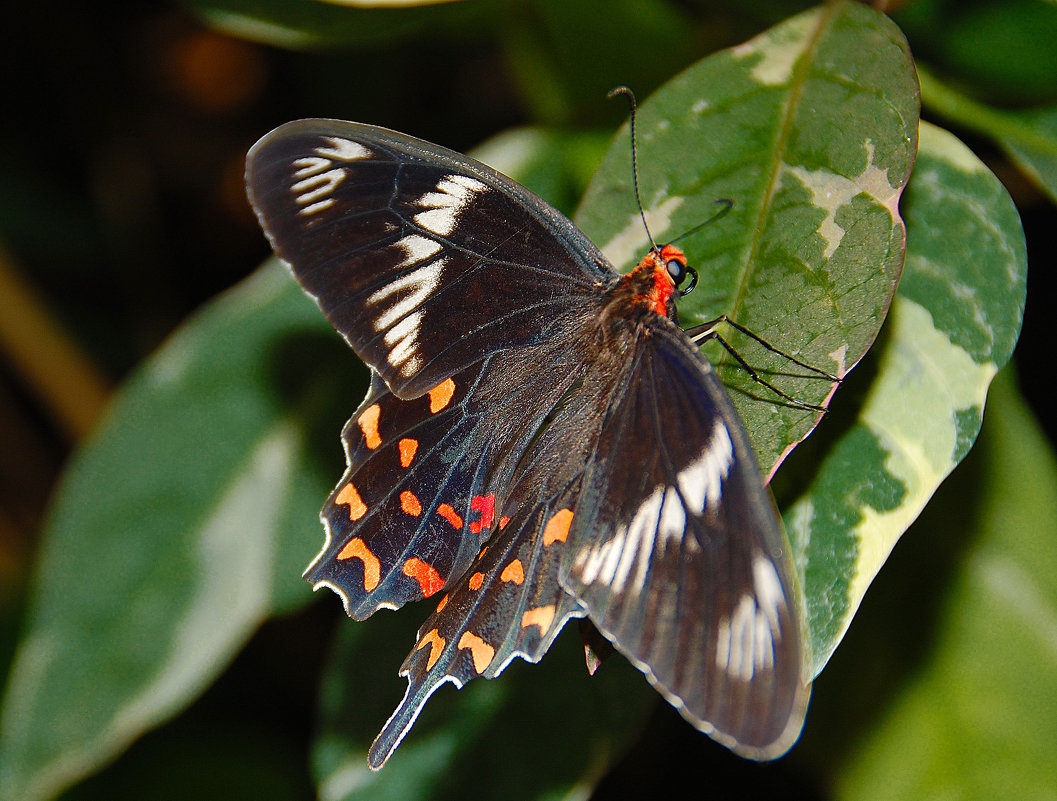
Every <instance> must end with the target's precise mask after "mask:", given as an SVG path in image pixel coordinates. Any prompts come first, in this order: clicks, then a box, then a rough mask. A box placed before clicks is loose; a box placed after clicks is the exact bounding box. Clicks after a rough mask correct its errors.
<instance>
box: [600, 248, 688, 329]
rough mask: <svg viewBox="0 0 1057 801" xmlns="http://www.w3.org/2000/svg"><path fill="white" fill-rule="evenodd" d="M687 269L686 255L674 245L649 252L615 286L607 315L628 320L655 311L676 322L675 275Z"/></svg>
mask: <svg viewBox="0 0 1057 801" xmlns="http://www.w3.org/2000/svg"><path fill="white" fill-rule="evenodd" d="M685 270H686V256H685V255H684V254H683V252H682V251H681V250H679V248H677V247H675V246H674V245H665V246H664V247H662V248H659V249H653V250H651V251H650V252H649V253H647V254H646V255H645V256H644V257H643V258H642V261H640V262H639V263H638V265H637V266H636V267H635V269H634V270H632V271H631V272H630V273H628V274H627V275H625V276H624V277H623V278H621V279H620V282H619V283H618V284H617V285H616V286H615V287H613V289H612V290H611V292H610V295H609V298H608V299H607V302H606V307H607V308H606V315H605V316H610V315H612V316H615V317H617V318H623V319H625V320H627V319H628V318H629V317H630V318H634V317H639V316H641V315H643V314H647V315H648V313H650V312H652V313H653V314H659V315H660V316H661V317H667V318H668V319H669V320H672V321H673V322H677V318H676V310H675V298H676V297H677V296H678V294H679V292H678V287H677V286H676V279H675V278H674V277H673V271H674V272H675V273H676V274H677V275H678V274H681V272H680V271H685Z"/></svg>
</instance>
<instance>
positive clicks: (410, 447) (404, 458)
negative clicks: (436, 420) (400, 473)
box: [397, 437, 418, 467]
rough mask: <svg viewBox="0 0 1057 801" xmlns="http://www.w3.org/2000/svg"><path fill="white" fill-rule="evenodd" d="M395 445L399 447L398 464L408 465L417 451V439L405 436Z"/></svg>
mask: <svg viewBox="0 0 1057 801" xmlns="http://www.w3.org/2000/svg"><path fill="white" fill-rule="evenodd" d="M397 447H398V448H399V449H400V466H401V467H410V466H411V462H413V461H414V460H415V453H417V452H418V440H417V439H410V438H408V437H405V438H404V439H402V440H400V442H399V443H397Z"/></svg>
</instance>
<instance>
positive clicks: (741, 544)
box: [246, 119, 810, 769]
mask: <svg viewBox="0 0 1057 801" xmlns="http://www.w3.org/2000/svg"><path fill="white" fill-rule="evenodd" d="M246 183H247V188H248V194H249V198H250V202H251V204H252V206H253V208H254V210H255V211H256V214H257V216H258V218H259V220H260V223H261V226H262V227H263V229H264V232H265V234H266V235H267V237H268V239H269V240H270V242H271V245H272V247H273V249H274V250H275V252H276V254H277V255H278V256H279V258H280V259H281V260H282V261H283V262H285V264H286V265H287V266H288V267H289V269H290V270H291V271H292V273H293V275H294V277H295V278H296V279H297V281H298V282H299V283H300V284H301V286H302V288H303V289H304V291H305V292H307V293H308V294H309V295H310V296H311V297H313V298H314V299H315V301H316V302H317V303H318V304H319V306H320V308H321V309H322V311H323V313H324V314H325V315H326V317H327V318H328V319H329V321H330V322H331V324H332V325H333V326H334V328H335V329H336V330H337V331H338V332H339V333H340V334H341V335H342V336H343V337H344V338H345V340H346V341H347V342H348V344H349V345H350V346H351V347H352V349H353V350H354V351H355V353H356V354H357V355H358V356H359V357H360V358H361V359H362V360H363V361H364V362H366V363H367V365H368V366H369V367H370V369H371V385H370V390H369V391H368V394H367V397H366V398H365V399H364V401H363V403H362V404H361V405H360V407H359V408H358V409H357V410H356V411H355V413H354V414H353V416H352V419H351V420H350V421H349V422H348V424H347V425H346V427H345V429H344V431H343V434H342V439H343V442H344V447H345V452H346V457H347V463H348V468H347V470H346V472H345V474H344V476H343V477H342V478H341V481H340V482H339V483H338V485H337V486H336V488H335V489H334V491H333V492H332V494H331V495H330V497H329V498H328V499H327V501H326V504H325V506H324V508H323V511H322V513H321V515H320V517H321V520H322V522H323V526H324V529H325V542H324V546H323V548H322V550H321V551H320V552H319V554H318V556H316V558H315V559H314V560H313V561H312V563H311V564H310V565H309V566H308V569H307V570H306V571H305V578H306V579H307V580H308V581H309V582H311V583H312V585H313V587H314V588H315V589H319V588H321V587H328V588H330V589H331V590H333V591H334V592H335V593H337V594H338V596H340V598H341V601H342V603H343V604H344V607H345V611H346V612H347V613H348V615H349V616H351V617H353V618H355V619H357V620H362V619H364V618H367V617H369V616H370V615H372V614H373V613H374V612H375V611H377V610H378V609H380V608H386V609H396V608H398V607H401V606H403V605H404V604H406V603H408V602H411V601H418V600H421V599H423V598H430V597H438V598H439V601H438V602H437V603H436V607H435V610H434V611H433V613H432V614H431V615H430V617H429V618H428V619H427V620H426V622H425V623H424V624H423V625H422V627H421V628H420V629H419V631H418V634H417V638H416V641H415V643H414V646H413V647H412V649H411V652H410V654H409V655H408V656H407V658H406V659H405V661H404V663H403V665H402V666H401V668H400V675H401V676H405V677H406V678H407V680H408V688H407V692H406V694H405V696H404V698H403V700H402V701H401V702H400V704H399V706H398V707H397V709H396V711H395V712H394V713H393V715H392V717H391V718H390V719H389V721H388V722H387V723H386V724H385V726H384V728H383V729H382V731H381V733H380V734H379V735H378V738H377V739H376V740H375V742H374V744H373V745H372V746H371V749H370V751H369V754H368V763H369V764H370V766H371V767H372V768H375V769H377V768H380V767H381V766H382V765H383V764H384V763H385V762H386V760H387V759H388V758H389V757H390V755H391V754H392V753H393V751H394V750H395V749H396V747H397V746H398V745H399V743H400V742H401V740H402V739H403V737H404V736H405V735H406V734H407V732H408V730H409V729H410V728H411V726H412V724H413V723H414V721H415V718H416V717H417V716H418V714H419V712H420V711H421V709H422V708H423V706H424V704H425V703H426V701H427V700H428V698H429V697H430V695H431V694H432V693H433V692H434V691H435V690H436V689H437V688H438V687H439V686H441V685H442V684H444V683H446V682H452V683H454V684H455V685H456V686H458V687H462V686H463V685H464V684H465V682H467V681H469V680H470V679H473V678H476V677H479V676H483V677H485V678H494V677H495V676H497V675H499V673H501V672H502V671H503V669H504V668H505V667H506V666H507V665H508V664H509V663H510V662H511V661H512V660H513V659H514V658H515V657H520V658H522V659H525V660H527V661H529V662H537V661H539V660H540V659H541V658H542V657H543V655H544V653H545V652H546V651H547V650H548V648H549V647H550V645H551V644H552V642H553V641H554V639H555V637H556V636H557V635H558V632H559V631H560V630H561V629H562V627H563V626H564V624H565V623H566V622H567V621H569V620H570V619H572V618H585V617H586V618H588V619H589V620H590V622H591V623H592V624H593V625H594V626H595V627H596V628H597V630H598V631H600V632H601V633H602V634H603V635H604V637H605V638H606V639H607V640H608V641H609V642H610V643H612V645H613V646H615V648H616V649H617V650H618V651H620V652H621V653H623V654H624V655H625V656H626V657H627V658H628V659H629V660H630V661H631V662H632V663H633V664H634V665H635V666H636V667H637V668H638V669H639V670H641V671H642V672H643V673H644V674H645V675H646V678H647V679H648V680H649V681H650V683H651V684H652V685H653V686H654V687H655V688H656V689H657V690H658V691H659V692H660V693H661V695H663V696H664V698H666V699H667V700H668V701H669V702H670V703H671V704H672V705H673V706H675V707H676V708H677V709H678V710H679V712H680V713H681V714H682V715H683V717H684V718H686V719H687V720H688V721H689V722H690V723H692V724H693V725H694V726H696V727H697V728H699V729H701V730H702V731H704V732H706V733H707V734H709V735H710V736H711V737H712V738H713V739H715V740H717V741H718V742H720V743H722V744H723V745H725V746H727V747H728V748H730V749H732V750H733V751H735V752H736V753H738V754H740V755H742V756H745V757H749V758H753V759H773V758H775V757H777V756H780V755H781V754H783V753H785V751H787V750H788V749H789V748H790V747H791V746H792V744H793V743H794V742H795V740H796V739H797V737H798V736H799V733H800V730H801V728H802V726H803V721H804V715H805V712H806V707H807V702H808V697H809V694H810V673H809V667H808V664H809V659H808V651H809V647H808V642H807V635H806V627H805V624H804V615H803V611H802V603H803V602H802V599H801V598H800V595H799V589H798V584H797V580H796V577H795V571H794V568H793V563H792V558H791V553H790V546H789V545H788V543H787V541H786V539H785V537H784V534H783V531H782V528H781V524H780V522H779V517H778V514H777V511H776V509H775V506H774V502H773V500H772V498H771V496H770V492H769V490H767V489H766V488H765V486H764V484H763V481H762V478H761V474H760V470H759V468H758V467H757V464H756V460H755V458H754V456H753V452H752V449H751V447H750V444H749V441H748V437H747V435H746V432H745V430H744V429H743V427H742V425H741V423H740V422H739V420H738V417H737V415H736V413H735V411H734V408H733V406H732V404H731V402H730V400H729V398H728V397H727V395H726V393H725V391H724V389H723V386H722V384H721V383H720V381H719V379H718V378H717V376H716V374H715V372H714V370H713V369H712V367H711V366H710V364H709V362H708V361H707V360H706V359H705V358H704V357H703V356H702V354H701V353H700V351H699V349H698V346H697V344H696V343H695V342H694V341H693V340H692V339H691V337H690V336H688V335H687V333H686V332H684V331H683V330H682V329H681V328H680V327H679V326H678V324H677V315H676V300H677V298H678V296H679V294H680V291H681V287H683V285H684V283H685V282H686V281H687V279H688V278H689V277H690V275H691V273H692V271H691V269H690V268H689V267H688V265H687V260H686V256H685V255H684V253H683V252H682V251H681V250H680V249H679V248H677V247H675V246H674V245H666V246H664V247H659V246H654V247H652V248H651V249H650V251H649V252H648V253H647V254H646V255H645V257H644V258H643V259H642V261H641V262H640V263H639V264H638V266H637V267H636V268H635V269H634V270H633V271H632V272H631V273H629V274H627V275H621V274H619V273H618V272H617V271H616V270H615V269H614V268H613V267H612V266H611V265H610V264H609V262H608V261H607V260H606V258H605V257H604V256H603V255H602V253H601V251H599V249H598V248H597V247H596V246H595V245H594V244H592V243H591V241H590V240H589V239H588V238H587V237H586V235H585V234H583V233H582V232H581V231H580V230H579V229H578V228H576V227H575V226H574V225H573V224H572V223H571V222H570V221H569V220H568V219H567V218H566V217H565V216H563V215H562V214H561V213H560V212H558V211H557V210H555V209H554V208H552V207H551V206H550V205H548V204H547V203H546V202H544V201H543V200H541V199H540V198H539V197H537V196H536V195H534V194H533V193H531V192H530V191H528V190H527V189H525V188H524V187H522V186H520V185H519V184H517V183H515V182H514V181H512V180H511V179H509V178H507V177H506V176H504V175H502V174H500V173H498V172H496V171H495V170H493V169H491V168H489V167H487V166H485V165H483V164H481V163H479V162H477V161H474V160H473V159H470V158H468V157H466V156H463V155H460V154H458V153H455V152H453V151H450V150H447V149H445V148H442V147H439V146H437V145H433V144H429V143H427V142H424V141H421V140H418V139H415V138H413V137H410V136H406V135H404V134H400V133H397V132H394V131H389V130H386V129H383V128H378V127H374V126H370V125H362V124H357V123H352V122H342V121H337V120H322V119H312V120H299V121H295V122H291V123H288V124H286V125H283V126H280V127H279V128H277V129H275V130H274V131H272V132H271V133H269V134H268V135H266V136H265V137H263V138H262V139H261V140H260V141H259V142H257V144H255V145H254V146H253V148H252V149H251V150H250V152H249V155H248V157H247V170H246Z"/></svg>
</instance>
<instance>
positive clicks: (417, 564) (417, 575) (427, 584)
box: [404, 556, 444, 598]
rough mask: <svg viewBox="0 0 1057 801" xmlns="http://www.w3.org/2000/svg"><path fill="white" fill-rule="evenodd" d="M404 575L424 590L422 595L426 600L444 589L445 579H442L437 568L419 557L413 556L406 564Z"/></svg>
mask: <svg viewBox="0 0 1057 801" xmlns="http://www.w3.org/2000/svg"><path fill="white" fill-rule="evenodd" d="M404 575H405V576H410V577H411V578H413V579H415V581H417V582H418V586H420V587H421V588H422V595H423V596H425V597H426V598H429V596H431V595H436V594H437V593H438V592H440V591H441V590H442V589H444V579H442V578H441V577H440V573H438V572H437V568H435V567H433V565H431V564H428V563H426V562H423V561H422V560H421V559H419V558H418V557H417V556H412V557H411V558H410V559H408V560H407V561H406V562H404Z"/></svg>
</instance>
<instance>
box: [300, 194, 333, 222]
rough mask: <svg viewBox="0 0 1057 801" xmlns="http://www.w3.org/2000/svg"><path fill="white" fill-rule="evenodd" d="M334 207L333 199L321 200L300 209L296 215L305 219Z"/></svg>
mask: <svg viewBox="0 0 1057 801" xmlns="http://www.w3.org/2000/svg"><path fill="white" fill-rule="evenodd" d="M333 205H334V198H332V197H328V198H327V199H326V200H321V201H319V202H318V203H313V204H312V205H311V206H305V207H304V208H303V209H301V210H300V211H299V212H297V213H298V214H300V215H302V216H304V217H307V216H309V215H311V214H315V213H316V212H317V211H323V209H329V208H330V207H331V206H333Z"/></svg>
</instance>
